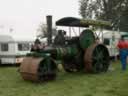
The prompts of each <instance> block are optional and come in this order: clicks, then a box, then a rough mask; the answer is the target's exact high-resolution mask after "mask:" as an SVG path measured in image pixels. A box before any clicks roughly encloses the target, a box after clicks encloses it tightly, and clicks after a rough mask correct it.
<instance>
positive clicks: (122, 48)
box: [117, 36, 128, 70]
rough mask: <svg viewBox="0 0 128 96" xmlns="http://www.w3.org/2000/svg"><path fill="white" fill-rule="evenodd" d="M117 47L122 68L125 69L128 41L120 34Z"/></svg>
mask: <svg viewBox="0 0 128 96" xmlns="http://www.w3.org/2000/svg"><path fill="white" fill-rule="evenodd" d="M117 47H118V49H119V54H120V60H121V64H122V70H126V64H127V63H126V62H127V56H128V41H125V40H124V37H123V36H122V37H121V39H120V40H119V42H118V44H117Z"/></svg>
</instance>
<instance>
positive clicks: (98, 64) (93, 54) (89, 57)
mask: <svg viewBox="0 0 128 96" xmlns="http://www.w3.org/2000/svg"><path fill="white" fill-rule="evenodd" d="M109 61H110V60H109V53H108V50H107V48H106V47H105V46H104V45H102V44H93V45H91V46H90V47H89V48H87V50H86V53H85V56H84V62H85V69H86V71H87V72H93V73H100V72H106V71H107V70H108V67H109Z"/></svg>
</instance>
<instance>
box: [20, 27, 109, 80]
mask: <svg viewBox="0 0 128 96" xmlns="http://www.w3.org/2000/svg"><path fill="white" fill-rule="evenodd" d="M70 40H72V39H70ZM70 40H69V41H70ZM57 60H60V61H61V62H62V65H63V68H64V70H65V71H66V72H69V73H73V72H80V71H81V72H85V73H101V72H106V71H107V70H108V67H109V52H108V50H107V48H106V47H105V46H104V45H103V44H98V43H96V42H95V36H94V33H93V31H91V30H89V29H85V30H83V31H82V32H81V34H80V36H78V37H76V39H75V42H74V43H72V44H71V43H70V44H68V42H67V45H65V46H63V47H50V48H45V49H42V50H39V51H38V52H30V53H28V54H27V55H26V57H25V58H24V60H23V62H22V64H21V65H20V74H21V76H22V78H23V79H24V80H30V81H35V82H42V81H50V80H54V79H55V77H56V73H57V63H56V61H57Z"/></svg>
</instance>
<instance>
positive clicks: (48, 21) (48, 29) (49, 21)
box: [46, 15, 52, 45]
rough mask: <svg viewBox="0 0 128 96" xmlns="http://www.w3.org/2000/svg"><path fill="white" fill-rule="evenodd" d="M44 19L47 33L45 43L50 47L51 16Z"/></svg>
mask: <svg viewBox="0 0 128 96" xmlns="http://www.w3.org/2000/svg"><path fill="white" fill-rule="evenodd" d="M46 19H47V33H48V35H47V36H48V37H47V42H48V45H50V44H51V43H52V16H51V15H48V16H46Z"/></svg>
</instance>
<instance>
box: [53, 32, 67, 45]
mask: <svg viewBox="0 0 128 96" xmlns="http://www.w3.org/2000/svg"><path fill="white" fill-rule="evenodd" d="M65 34H66V32H65V31H64V30H58V34H57V35H56V37H55V39H54V45H57V46H63V45H65Z"/></svg>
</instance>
